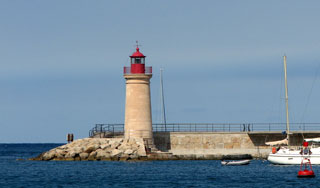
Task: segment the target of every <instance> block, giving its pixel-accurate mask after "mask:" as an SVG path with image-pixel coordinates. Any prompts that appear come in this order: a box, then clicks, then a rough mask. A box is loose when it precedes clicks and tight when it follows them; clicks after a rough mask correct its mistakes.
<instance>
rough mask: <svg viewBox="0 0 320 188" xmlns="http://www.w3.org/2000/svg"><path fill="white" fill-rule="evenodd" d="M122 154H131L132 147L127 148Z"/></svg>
mask: <svg viewBox="0 0 320 188" xmlns="http://www.w3.org/2000/svg"><path fill="white" fill-rule="evenodd" d="M124 154H128V155H130V154H133V150H132V149H127V150H126V151H125V152H124Z"/></svg>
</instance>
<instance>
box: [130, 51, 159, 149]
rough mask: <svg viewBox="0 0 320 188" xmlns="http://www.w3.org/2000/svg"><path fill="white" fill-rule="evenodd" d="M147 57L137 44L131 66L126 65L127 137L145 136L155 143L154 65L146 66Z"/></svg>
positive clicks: (149, 141) (148, 142) (148, 141)
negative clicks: (153, 109) (152, 95)
mask: <svg viewBox="0 0 320 188" xmlns="http://www.w3.org/2000/svg"><path fill="white" fill-rule="evenodd" d="M145 58H146V56H144V55H143V54H142V53H141V52H140V49H139V46H138V45H137V47H136V51H135V52H134V53H133V54H132V55H131V56H130V67H124V78H125V79H126V106H125V123H124V124H125V125H124V133H125V138H143V139H144V140H145V141H146V142H147V144H148V145H149V144H150V145H153V137H152V117H151V100H150V79H151V77H152V67H146V66H145Z"/></svg>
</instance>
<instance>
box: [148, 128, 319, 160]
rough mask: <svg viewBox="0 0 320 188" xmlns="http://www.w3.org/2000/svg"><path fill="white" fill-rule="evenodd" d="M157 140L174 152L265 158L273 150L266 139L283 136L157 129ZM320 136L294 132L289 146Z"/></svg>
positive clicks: (160, 144)
mask: <svg viewBox="0 0 320 188" xmlns="http://www.w3.org/2000/svg"><path fill="white" fill-rule="evenodd" d="M153 134H154V143H155V145H156V147H157V148H158V149H159V150H161V151H167V152H171V153H172V154H174V155H182V156H183V155H184V156H188V155H194V156H198V157H199V158H208V157H209V158H210V156H211V157H212V156H214V158H217V157H219V156H222V155H237V154H239V155H242V154H250V155H252V156H253V157H255V158H266V157H267V155H268V154H269V152H270V151H271V147H270V146H266V145H265V142H269V141H276V140H281V139H284V138H285V137H286V136H285V135H283V134H281V133H279V132H274V133H272V132H238V133H230V132H154V133H153ZM315 137H320V132H304V133H303V134H302V133H299V132H296V133H293V134H292V135H291V136H290V145H291V146H296V147H299V146H301V144H302V142H303V138H315Z"/></svg>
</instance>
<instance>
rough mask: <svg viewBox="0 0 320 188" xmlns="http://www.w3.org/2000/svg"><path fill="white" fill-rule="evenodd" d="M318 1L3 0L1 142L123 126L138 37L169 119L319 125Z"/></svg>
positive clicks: (154, 92)
mask: <svg viewBox="0 0 320 188" xmlns="http://www.w3.org/2000/svg"><path fill="white" fill-rule="evenodd" d="M319 7H320V2H319V1H315V0H314V1H312V0H310V1H299V0H282V1H277V0H270V1H253V0H243V1H237V0H228V1H212V0H208V1H205V0H201V1H189V0H183V1H182V0H176V1H169V0H163V1H148V0H135V1H131V0H119V1H102V0H95V1H86V0H68V1H63V0H57V1H47V0H30V1H18V0H2V1H0V28H1V29H0V87H1V90H0V91H1V92H0V143H63V142H65V139H66V134H67V133H73V134H74V135H75V138H76V139H78V138H84V137H88V133H89V130H90V129H91V128H92V127H94V125H95V124H96V123H123V122H124V110H125V109H124V106H125V79H124V78H123V67H124V66H129V65H130V63H129V56H130V55H131V54H132V53H133V52H134V51H135V42H136V40H138V41H139V44H140V45H141V46H140V51H141V52H142V53H144V55H146V56H147V57H146V66H152V67H153V77H152V79H151V98H152V116H153V122H154V123H157V122H159V121H160V118H159V117H160V96H159V94H160V93H159V92H160V90H159V89H160V86H159V84H160V81H159V74H160V68H163V69H164V72H163V77H164V93H165V103H166V110H167V111H166V113H167V122H168V123H188V122H193V123H252V122H253V123H264V122H267V123H269V122H285V108H284V107H285V106H284V100H283V98H284V89H283V87H284V86H283V85H284V84H283V55H284V54H286V55H287V63H288V85H289V112H290V121H291V122H297V123H300V122H315V123H317V122H320V119H319V114H318V112H319V106H320V101H319V99H318V97H317V96H319V93H320V81H319V78H318V77H319V76H318V74H319V73H318V72H319V67H320V55H319V49H320V37H319V33H320V25H319V24H318V23H319V18H320V11H319Z"/></svg>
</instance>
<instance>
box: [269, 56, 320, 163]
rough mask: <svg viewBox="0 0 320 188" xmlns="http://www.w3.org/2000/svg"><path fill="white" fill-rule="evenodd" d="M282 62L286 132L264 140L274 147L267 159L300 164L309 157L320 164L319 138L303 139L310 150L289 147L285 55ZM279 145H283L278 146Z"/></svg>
mask: <svg viewBox="0 0 320 188" xmlns="http://www.w3.org/2000/svg"><path fill="white" fill-rule="evenodd" d="M283 64H284V77H285V101H286V134H287V137H286V138H285V139H283V140H280V141H274V142H266V145H269V146H279V147H278V149H276V148H275V147H274V148H273V149H272V152H271V153H270V154H269V156H268V161H269V162H271V163H273V164H282V165H292V164H294V165H298V164H301V160H303V159H306V158H308V159H310V162H311V164H320V147H319V146H317V143H320V138H311V139H305V140H304V141H305V142H311V143H312V145H311V149H310V151H311V152H303V148H302V147H301V148H298V149H292V148H290V147H289V146H290V124H289V110H288V84H287V57H286V56H283ZM280 145H285V146H282V147H280Z"/></svg>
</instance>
